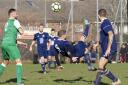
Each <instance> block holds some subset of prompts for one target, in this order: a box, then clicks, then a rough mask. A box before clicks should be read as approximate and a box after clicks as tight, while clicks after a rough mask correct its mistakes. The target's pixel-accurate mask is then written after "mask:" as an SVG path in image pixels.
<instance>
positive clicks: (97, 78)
mask: <svg viewBox="0 0 128 85" xmlns="http://www.w3.org/2000/svg"><path fill="white" fill-rule="evenodd" d="M103 74H104V71H103V70H101V69H100V70H99V72H97V75H96V79H95V81H94V85H99V84H100V81H101V79H102V77H103Z"/></svg>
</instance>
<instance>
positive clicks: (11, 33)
mask: <svg viewBox="0 0 128 85" xmlns="http://www.w3.org/2000/svg"><path fill="white" fill-rule="evenodd" d="M14 21H15V19H8V21H7V23H6V25H5V28H4V36H3V43H7V44H16V39H17V33H18V30H17V28H16V27H15V26H14Z"/></svg>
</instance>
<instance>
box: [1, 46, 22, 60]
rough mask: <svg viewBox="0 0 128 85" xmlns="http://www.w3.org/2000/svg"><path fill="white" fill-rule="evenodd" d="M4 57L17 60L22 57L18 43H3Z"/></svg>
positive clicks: (4, 58)
mask: <svg viewBox="0 0 128 85" xmlns="http://www.w3.org/2000/svg"><path fill="white" fill-rule="evenodd" d="M1 48H2V57H3V60H12V61H14V60H16V59H20V58H21V54H20V51H19V49H18V47H17V45H9V44H2V45H1Z"/></svg>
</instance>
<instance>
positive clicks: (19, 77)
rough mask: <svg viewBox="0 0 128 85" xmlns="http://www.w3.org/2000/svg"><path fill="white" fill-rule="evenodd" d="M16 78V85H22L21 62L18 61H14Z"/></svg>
mask: <svg viewBox="0 0 128 85" xmlns="http://www.w3.org/2000/svg"><path fill="white" fill-rule="evenodd" d="M15 62H16V77H17V84H18V85H23V84H22V83H23V80H22V75H23V68H22V62H21V60H20V59H16V60H15Z"/></svg>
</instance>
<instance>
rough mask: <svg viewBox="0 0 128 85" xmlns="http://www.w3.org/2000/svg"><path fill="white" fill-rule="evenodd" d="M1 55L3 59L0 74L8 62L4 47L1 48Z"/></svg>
mask: <svg viewBox="0 0 128 85" xmlns="http://www.w3.org/2000/svg"><path fill="white" fill-rule="evenodd" d="M2 57H3V60H4V61H3V62H2V63H1V64H0V76H1V75H2V74H3V73H4V70H5V68H6V65H8V63H9V55H8V54H7V52H6V50H5V49H4V48H2Z"/></svg>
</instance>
